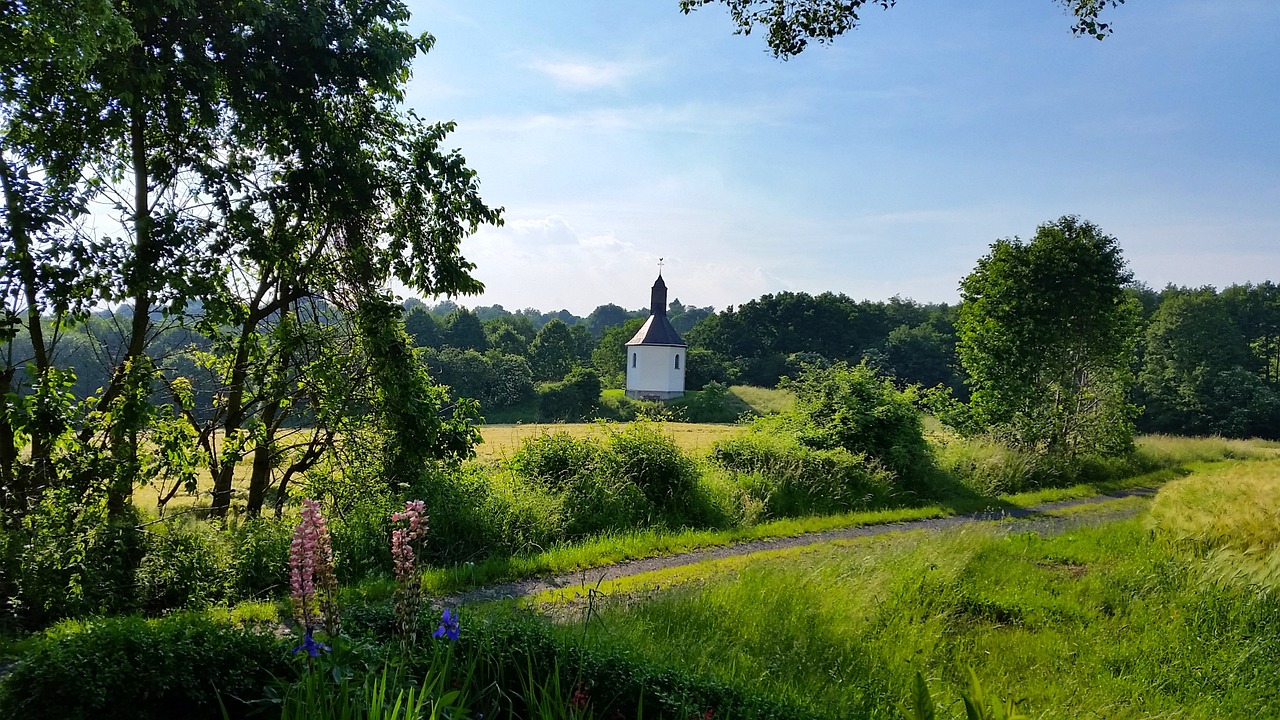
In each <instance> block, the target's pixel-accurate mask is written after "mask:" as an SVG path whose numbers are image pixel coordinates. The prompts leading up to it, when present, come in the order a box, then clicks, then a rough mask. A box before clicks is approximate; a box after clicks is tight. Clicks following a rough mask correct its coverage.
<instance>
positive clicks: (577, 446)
mask: <svg viewBox="0 0 1280 720" xmlns="http://www.w3.org/2000/svg"><path fill="white" fill-rule="evenodd" d="M602 450H603V448H602V447H601V446H600V443H599V442H597V441H595V440H592V439H589V438H576V437H574V436H572V435H570V434H569V433H567V432H544V433H542V434H540V435H537V436H534V437H530V438H525V439H524V440H523V441H522V442H521V443H520V449H519V450H517V451H516V452H515V455H513V456H512V458H511V460H510V462H509V466H510V468H511V469H512V471H514V472H515V473H516V474H517V475H519V476H520V477H522V478H524V479H526V480H529V481H532V482H535V483H538V484H539V485H542V486H543V487H546V488H548V489H550V490H556V491H559V490H564V489H565V488H567V487H569V486H570V485H572V484H573V482H574V479H575V478H577V477H579V476H581V475H590V474H592V473H594V472H596V470H597V469H598V467H599V465H600V459H601V454H602Z"/></svg>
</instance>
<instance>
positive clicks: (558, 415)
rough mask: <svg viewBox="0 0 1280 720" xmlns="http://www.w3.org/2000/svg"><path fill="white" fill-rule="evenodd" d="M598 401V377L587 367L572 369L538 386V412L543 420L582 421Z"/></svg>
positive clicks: (587, 416)
mask: <svg viewBox="0 0 1280 720" xmlns="http://www.w3.org/2000/svg"><path fill="white" fill-rule="evenodd" d="M599 401H600V376H599V375H597V374H596V371H594V370H590V369H587V368H574V370H573V371H572V372H570V373H569V375H568V376H567V377H565V379H564V380H561V381H560V382H553V383H546V384H544V385H542V386H541V387H539V388H538V414H539V415H540V416H541V417H542V419H543V420H544V421H551V422H554V421H557V420H585V419H588V418H590V417H591V415H592V414H593V413H594V412H595V409H596V405H597V404H598V403H599Z"/></svg>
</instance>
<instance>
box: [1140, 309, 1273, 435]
mask: <svg viewBox="0 0 1280 720" xmlns="http://www.w3.org/2000/svg"><path fill="white" fill-rule="evenodd" d="M1227 309H1228V303H1227V302H1226V300H1225V299H1224V298H1223V297H1221V296H1219V295H1217V294H1216V293H1215V292H1213V291H1212V290H1203V291H1199V292H1194V293H1179V294H1176V295H1172V296H1171V297H1168V298H1167V299H1166V300H1165V301H1164V302H1162V303H1161V304H1160V308H1159V309H1158V310H1156V312H1155V315H1153V316H1152V318H1151V324H1150V325H1149V326H1148V328H1147V334H1146V344H1145V352H1144V356H1143V362H1142V372H1141V374H1140V375H1139V380H1140V383H1141V385H1140V387H1141V390H1142V395H1141V399H1142V400H1143V401H1144V403H1145V405H1146V412H1145V413H1144V416H1143V426H1144V427H1145V428H1146V429H1149V430H1152V431H1155V432H1167V433H1177V434H1190V435H1197V434H1208V433H1219V434H1223V435H1229V436H1232V437H1242V436H1245V435H1248V434H1258V433H1257V429H1258V428H1259V427H1261V426H1263V425H1265V421H1266V419H1267V418H1268V417H1269V416H1270V414H1271V410H1270V408H1271V406H1272V405H1274V402H1273V401H1271V400H1269V399H1268V398H1267V395H1268V388H1267V387H1266V384H1265V383H1264V382H1263V380H1262V379H1261V378H1260V377H1258V376H1257V375H1255V374H1254V373H1252V372H1251V371H1250V370H1249V369H1248V366H1249V365H1250V364H1251V362H1252V361H1253V360H1254V358H1253V356H1252V355H1251V353H1250V348H1249V345H1248V343H1247V342H1246V341H1245V338H1244V335H1243V334H1242V333H1241V332H1240V329H1239V328H1238V327H1237V326H1236V324H1235V322H1234V321H1233V320H1232V318H1231V316H1230V315H1229V314H1228V312H1227ZM1246 399H1247V400H1249V402H1245V403H1244V404H1241V405H1237V404H1236V403H1237V402H1243V401H1244V400H1246ZM1255 412H1256V413H1257V417H1256V418H1255V417H1254V416H1253V413H1255ZM1262 434H1266V433H1262Z"/></svg>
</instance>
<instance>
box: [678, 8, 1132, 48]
mask: <svg viewBox="0 0 1280 720" xmlns="http://www.w3.org/2000/svg"><path fill="white" fill-rule="evenodd" d="M1055 2H1058V3H1059V4H1062V5H1065V6H1066V7H1067V9H1068V10H1070V12H1071V14H1072V16H1073V17H1074V19H1075V24H1074V25H1072V27H1071V30H1072V32H1074V33H1075V34H1076V35H1079V36H1086V37H1092V38H1096V39H1098V40H1102V39H1103V38H1105V37H1107V36H1108V35H1110V34H1111V25H1110V24H1109V23H1105V22H1102V21H1101V20H1100V19H1099V18H1100V17H1101V15H1102V13H1103V11H1104V10H1106V9H1107V8H1108V7H1113V8H1114V7H1118V6H1120V5H1123V4H1124V0H1055ZM717 3H719V4H723V5H724V6H725V7H726V8H727V9H728V11H729V16H730V17H731V18H732V19H733V23H734V25H735V26H736V28H735V30H734V32H736V33H738V34H739V35H750V34H751V33H752V32H754V31H760V34H761V35H763V36H764V37H765V42H766V44H767V45H768V46H769V50H770V52H772V53H773V55H774V57H778V58H782V59H787V58H790V57H792V56H795V55H799V54H800V53H802V52H804V50H805V48H806V47H808V45H809V43H810V42H811V41H812V42H817V43H819V44H827V43H830V42H832V41H834V40H835V39H836V38H837V37H839V36H841V35H844V34H845V33H847V32H849V31H850V30H853V29H854V28H856V27H858V24H859V23H860V22H861V17H860V13H861V12H863V11H864V9H865V8H869V7H877V6H878V7H880V8H883V9H886V10H887V9H889V8H890V7H892V6H893V5H894V3H895V0H681V1H680V9H681V11H683V12H684V13H686V14H688V13H689V12H692V11H693V10H696V9H698V8H700V7H703V6H704V5H712V4H717Z"/></svg>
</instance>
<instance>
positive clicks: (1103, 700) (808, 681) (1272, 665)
mask: <svg viewBox="0 0 1280 720" xmlns="http://www.w3.org/2000/svg"><path fill="white" fill-rule="evenodd" d="M1192 479H1193V478H1191V479H1189V480H1188V481H1190V480H1192ZM1160 501H1161V502H1162V503H1166V504H1172V505H1175V506H1181V505H1183V503H1184V502H1185V503H1195V502H1198V499H1197V498H1194V497H1185V498H1179V497H1177V496H1176V491H1175V493H1171V494H1170V496H1169V497H1162V498H1161V500H1160ZM1121 502H1127V503H1141V502H1146V501H1143V500H1140V499H1132V500H1127V501H1121ZM1248 502H1250V500H1249V499H1248V498H1247V496H1244V495H1242V496H1239V497H1237V498H1236V499H1235V500H1232V501H1230V502H1228V503H1226V504H1224V505H1222V506H1221V509H1222V510H1223V511H1224V512H1225V513H1226V514H1227V515H1226V516H1227V517H1228V518H1230V517H1236V516H1237V513H1235V512H1233V511H1234V510H1239V509H1242V506H1243V504H1245V503H1248ZM1099 510H1101V509H1100V508H1099ZM1146 528H1147V526H1146V524H1145V523H1144V522H1143V521H1141V520H1126V521H1121V522H1113V523H1106V524H1103V525H1100V526H1098V527H1091V528H1084V529H1076V530H1073V531H1071V532H1069V533H1067V534H1064V535H1061V536H1057V537H1041V536H1038V535H1034V534H1024V535H1015V536H1011V537H1004V536H1001V535H1000V534H998V533H997V532H996V531H995V529H994V528H991V527H990V526H982V525H978V526H970V527H967V528H965V529H962V530H958V531H954V532H950V533H946V534H924V533H911V534H897V535H892V536H884V537H879V538H872V539H861V540H853V541H844V542H840V543H832V544H829V545H827V546H824V547H822V548H819V549H813V548H810V549H806V550H803V551H799V550H796V551H783V552H780V553H777V554H775V555H773V556H771V557H770V556H767V557H763V558H756V561H755V562H752V561H747V560H743V559H741V558H735V559H732V560H731V561H720V562H719V563H718V565H717V566H716V567H709V566H693V567H686V568H680V569H677V570H673V571H670V572H669V573H668V574H667V575H666V576H661V577H660V575H661V574H658V575H655V576H654V577H653V578H650V580H653V581H654V582H646V581H645V580H644V579H643V578H633V579H631V580H630V581H629V583H620V584H618V585H615V586H611V587H608V588H602V589H604V590H605V591H606V592H609V593H610V596H609V597H596V598H595V599H594V601H593V605H592V607H591V612H590V617H591V619H590V620H587V613H586V612H585V610H584V611H583V612H580V613H574V612H569V613H566V612H558V613H556V614H555V617H558V618H560V620H561V621H562V622H566V623H567V624H566V626H565V627H564V633H565V637H566V639H570V638H572V639H573V640H574V641H575V642H582V641H583V640H582V639H583V638H585V639H586V642H587V644H588V645H589V646H592V647H597V648H601V649H606V648H607V649H613V650H619V651H620V650H621V649H627V650H628V651H629V652H631V653H633V654H634V655H636V656H637V657H640V658H642V659H644V660H645V661H649V662H654V663H657V664H660V665H663V666H665V667H670V668H672V671H673V672H687V673H698V674H701V675H704V676H710V677H713V678H715V679H717V680H719V681H721V682H726V683H729V684H731V685H735V686H740V687H749V688H752V689H754V690H756V691H758V692H762V693H765V694H768V695H770V696H773V697H776V698H778V699H784V700H786V701H787V702H788V703H793V704H796V705H800V706H802V707H806V708H809V709H810V710H811V711H812V714H813V717H830V718H848V717H858V718H876V719H884V720H888V719H889V718H895V719H896V718H899V717H900V716H899V715H898V714H897V710H896V707H895V705H896V704H897V703H898V702H900V701H901V700H903V699H904V698H905V697H906V696H907V694H908V690H909V687H910V682H911V679H912V678H913V677H914V674H915V672H916V671H917V670H918V671H921V672H922V673H923V674H924V676H925V678H926V679H927V681H928V683H929V685H930V687H931V688H932V689H933V691H934V692H935V694H936V695H937V696H938V697H940V698H944V699H945V700H946V701H950V700H952V699H954V698H956V697H957V696H958V694H959V691H960V689H961V688H962V687H963V686H964V684H965V682H966V681H967V676H968V670H969V668H970V667H972V668H973V669H974V670H975V671H976V673H977V675H978V676H979V677H980V678H982V680H983V684H984V685H985V686H986V687H987V688H988V689H989V690H990V691H992V692H993V693H994V694H995V695H998V696H1004V697H1008V696H1013V697H1015V698H1019V699H1021V700H1023V710H1024V711H1025V712H1027V713H1028V714H1029V715H1030V716H1031V717H1035V718H1104V717H1105V718H1206V719H1208V718H1215V719H1216V718H1242V719H1243V718H1258V717H1276V716H1277V715H1278V714H1280V687H1278V686H1277V684H1276V683H1275V682H1274V677H1275V676H1276V674H1277V672H1280V601H1278V600H1277V598H1275V597H1274V596H1257V595H1253V594H1249V593H1241V592H1239V591H1238V590H1237V589H1236V588H1235V587H1233V586H1230V585H1227V584H1222V583H1218V582H1213V581H1211V580H1210V579H1208V578H1207V577H1206V576H1205V574H1204V573H1202V572H1200V571H1198V570H1197V565H1196V561H1195V559H1194V558H1192V557H1189V556H1187V555H1186V554H1185V553H1183V552H1182V551H1181V550H1179V548H1178V547H1176V546H1171V545H1169V544H1167V543H1164V542H1162V541H1161V540H1160V539H1159V538H1158V537H1155V536H1153V535H1152V534H1151V533H1150V532H1149V531H1148V530H1147V529H1146ZM690 580H697V581H698V582H689V581H690ZM655 584H656V585H661V586H662V587H664V588H665V587H669V586H670V585H671V584H677V585H678V587H676V588H674V589H671V590H666V591H663V592H659V593H657V594H655V593H654V592H653V591H652V587H653V586H654V585H655ZM584 621H586V623H587V624H586V625H585V627H584V625H583V622H584ZM941 717H951V718H955V717H963V708H962V707H961V706H959V705H957V704H951V705H947V704H946V702H944V703H943V709H942V711H941Z"/></svg>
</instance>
